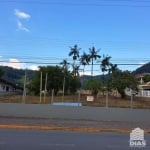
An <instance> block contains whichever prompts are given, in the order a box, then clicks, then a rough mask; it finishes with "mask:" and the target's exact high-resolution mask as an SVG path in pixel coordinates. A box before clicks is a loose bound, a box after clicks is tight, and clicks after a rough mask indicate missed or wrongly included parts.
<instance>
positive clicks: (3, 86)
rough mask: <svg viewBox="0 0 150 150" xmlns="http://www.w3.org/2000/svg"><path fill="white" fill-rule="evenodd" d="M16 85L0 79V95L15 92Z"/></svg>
mask: <svg viewBox="0 0 150 150" xmlns="http://www.w3.org/2000/svg"><path fill="white" fill-rule="evenodd" d="M15 91H16V85H15V84H13V83H11V82H8V81H7V80H4V79H0V93H8V92H15Z"/></svg>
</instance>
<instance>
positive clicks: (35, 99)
mask: <svg viewBox="0 0 150 150" xmlns="http://www.w3.org/2000/svg"><path fill="white" fill-rule="evenodd" d="M53 99H54V100H53V101H54V102H79V100H78V99H79V98H78V95H67V96H64V99H63V98H62V96H54V98H53ZM0 102H2V103H22V95H0ZM80 102H81V103H82V105H83V106H95V107H105V106H106V97H105V96H99V97H95V99H94V102H87V101H86V96H85V95H81V96H80ZM130 102H131V101H130V97H127V98H126V99H121V98H119V97H113V96H109V97H108V106H109V107H120V108H130ZM26 103H27V104H39V103H40V97H39V96H29V95H27V96H26ZM50 103H51V97H50V96H47V97H46V98H45V101H44V98H43V97H42V104H50ZM133 108H143V109H150V98H138V97H134V99H133Z"/></svg>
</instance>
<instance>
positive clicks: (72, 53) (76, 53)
mask: <svg viewBox="0 0 150 150" xmlns="http://www.w3.org/2000/svg"><path fill="white" fill-rule="evenodd" d="M80 49H81V48H78V45H77V44H75V45H74V47H70V52H69V56H72V58H73V72H74V68H75V61H76V60H77V59H78V58H79V50H80Z"/></svg>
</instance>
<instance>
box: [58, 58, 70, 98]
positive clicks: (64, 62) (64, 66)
mask: <svg viewBox="0 0 150 150" xmlns="http://www.w3.org/2000/svg"><path fill="white" fill-rule="evenodd" d="M60 64H61V65H62V68H63V72H64V80H63V95H62V101H63V100H64V93H65V82H66V71H67V69H68V65H69V63H68V62H67V60H66V59H63V61H62V62H60Z"/></svg>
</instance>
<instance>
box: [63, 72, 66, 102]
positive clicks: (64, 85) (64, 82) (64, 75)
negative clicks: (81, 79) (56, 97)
mask: <svg viewBox="0 0 150 150" xmlns="http://www.w3.org/2000/svg"><path fill="white" fill-rule="evenodd" d="M65 82H66V78H65V75H64V81H63V95H62V102H63V101H64V93H65Z"/></svg>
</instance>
